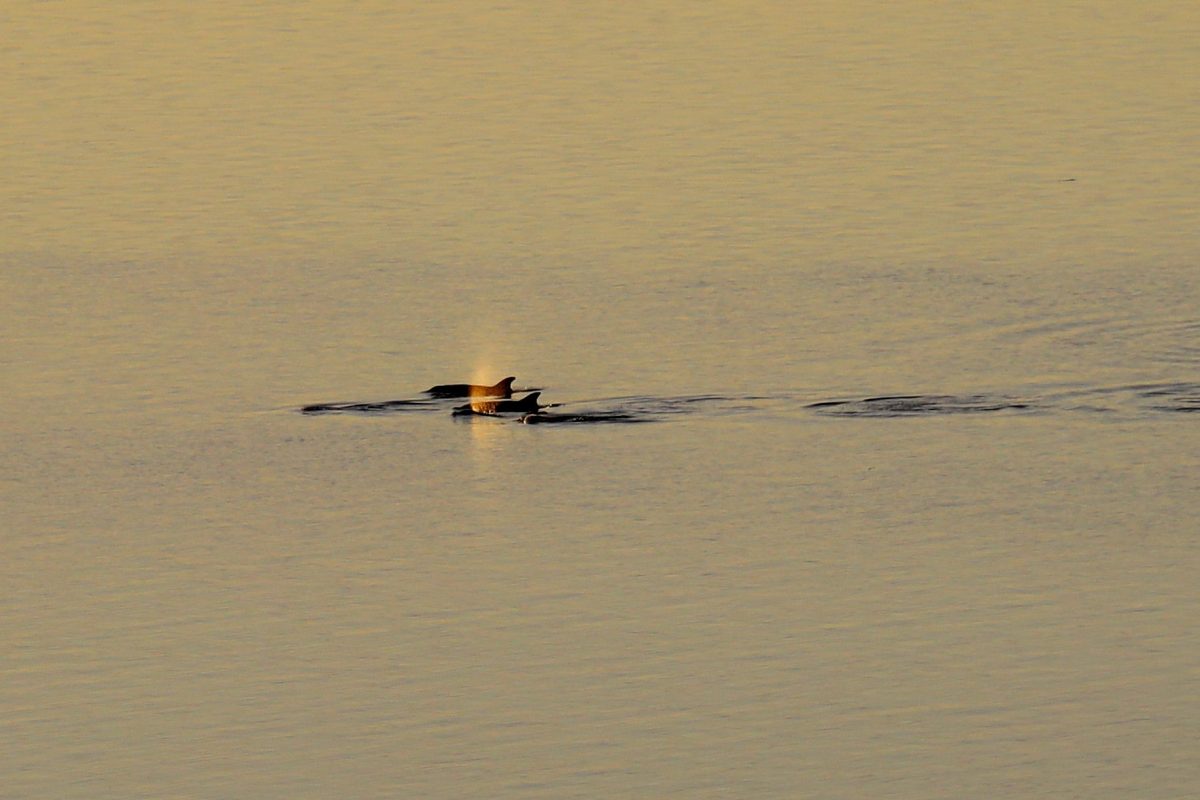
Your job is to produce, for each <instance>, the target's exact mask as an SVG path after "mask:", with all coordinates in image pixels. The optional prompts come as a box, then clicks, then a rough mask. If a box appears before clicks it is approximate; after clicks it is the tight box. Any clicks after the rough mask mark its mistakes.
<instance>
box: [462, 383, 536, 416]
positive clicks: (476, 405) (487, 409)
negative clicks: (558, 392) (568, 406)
mask: <svg viewBox="0 0 1200 800" xmlns="http://www.w3.org/2000/svg"><path fill="white" fill-rule="evenodd" d="M501 383H503V381H501ZM541 394H542V393H541V392H533V393H531V394H527V395H525V396H524V397H522V398H521V399H520V400H473V401H471V402H470V403H467V404H466V405H464V406H458V407H457V408H455V409H454V414H455V415H456V416H457V415H460V414H484V415H490V414H536V413H537V412H538V411H539V410H540V409H543V408H549V406H543V405H540V404H539V403H538V397H540V396H541Z"/></svg>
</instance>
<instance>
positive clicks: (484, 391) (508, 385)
mask: <svg viewBox="0 0 1200 800" xmlns="http://www.w3.org/2000/svg"><path fill="white" fill-rule="evenodd" d="M515 380H516V378H505V379H504V380H502V381H500V382H499V383H497V384H496V385H495V386H480V385H478V384H474V383H447V384H444V385H442V386H431V387H429V388H428V389H426V390H425V394H427V395H431V396H433V397H512V382H513V381H515Z"/></svg>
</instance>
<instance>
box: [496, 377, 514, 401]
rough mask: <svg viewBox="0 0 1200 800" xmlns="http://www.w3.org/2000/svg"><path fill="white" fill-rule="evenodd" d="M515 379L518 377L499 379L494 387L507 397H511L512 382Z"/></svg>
mask: <svg viewBox="0 0 1200 800" xmlns="http://www.w3.org/2000/svg"><path fill="white" fill-rule="evenodd" d="M515 380H516V378H504V379H503V380H501V381H497V382H496V385H495V386H493V387H492V389H493V390H495V391H497V392H501V393H503V395H504V396H505V397H511V396H512V382H513V381H515Z"/></svg>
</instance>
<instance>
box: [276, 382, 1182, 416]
mask: <svg viewBox="0 0 1200 800" xmlns="http://www.w3.org/2000/svg"><path fill="white" fill-rule="evenodd" d="M452 407H453V402H451V403H447V402H445V401H437V400H426V399H413V400H388V401H383V402H366V403H364V402H356V403H318V404H314V405H308V406H304V407H302V408H300V409H299V411H300V413H302V414H305V415H309V416H314V415H322V414H351V415H359V416H382V415H386V414H395V413H412V412H420V413H427V412H447V411H450V410H451V408H452ZM788 410H790V411H792V412H808V413H814V414H818V415H821V416H826V417H843V418H899V417H936V416H956V415H964V414H974V415H978V414H1007V415H1020V414H1046V413H1105V414H1120V415H1130V414H1133V415H1144V414H1157V413H1164V412H1169V413H1191V412H1200V383H1196V382H1185V381H1173V382H1157V383H1150V382H1146V383H1129V384H1120V385H1116V386H1077V387H1069V388H1063V389H1058V390H1052V391H1045V392H1041V393H1033V394H1024V395H1016V394H990V393H969V394H946V393H938V394H921V393H912V394H881V395H874V396H869V397H862V398H833V399H828V400H813V398H812V397H811V395H810V396H808V397H801V396H798V395H795V394H773V395H721V394H697V395H679V396H653V395H626V396H622V397H612V398H602V399H589V400H572V401H566V402H562V403H551V404H549V405H547V406H546V407H545V410H543V411H540V412H539V413H537V414H530V413H528V412H526V411H514V413H511V414H486V413H481V414H475V415H471V416H472V417H483V418H484V419H489V420H500V421H506V422H521V423H524V424H529V425H540V424H548V425H555V424H559V425H561V424H589V423H595V424H605V423H609V424H612V423H617V424H629V423H638V422H656V421H665V420H669V419H675V418H679V417H681V416H702V417H704V416H707V417H716V416H725V415H732V414H749V413H756V412H761V413H768V412H770V413H779V412H780V411H788Z"/></svg>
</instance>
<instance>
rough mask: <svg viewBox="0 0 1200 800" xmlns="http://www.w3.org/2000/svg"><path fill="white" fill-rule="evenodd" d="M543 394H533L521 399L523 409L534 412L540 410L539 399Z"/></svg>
mask: <svg viewBox="0 0 1200 800" xmlns="http://www.w3.org/2000/svg"><path fill="white" fill-rule="evenodd" d="M541 395H542V393H541V392H533V393H531V394H527V395H525V396H524V397H522V398H521V400H520V403H521V405H522V406H523V407H526V408H532V409H533V410H534V411H536V410H537V408H538V398H539V397H541Z"/></svg>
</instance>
